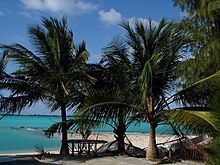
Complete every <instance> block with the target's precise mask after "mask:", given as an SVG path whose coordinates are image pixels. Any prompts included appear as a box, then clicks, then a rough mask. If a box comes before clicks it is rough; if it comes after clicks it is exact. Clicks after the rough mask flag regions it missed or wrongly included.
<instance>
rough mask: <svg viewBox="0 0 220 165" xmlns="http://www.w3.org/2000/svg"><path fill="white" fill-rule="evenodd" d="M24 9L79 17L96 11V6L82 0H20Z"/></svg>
mask: <svg viewBox="0 0 220 165" xmlns="http://www.w3.org/2000/svg"><path fill="white" fill-rule="evenodd" d="M20 1H21V3H22V5H23V6H24V8H26V9H29V10H36V11H45V12H52V13H58V14H70V15H81V14H85V13H88V12H91V11H94V10H97V8H98V7H97V5H95V4H92V3H90V2H86V1H82V0H20Z"/></svg>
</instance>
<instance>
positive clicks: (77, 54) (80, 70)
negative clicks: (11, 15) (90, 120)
mask: <svg viewBox="0 0 220 165" xmlns="http://www.w3.org/2000/svg"><path fill="white" fill-rule="evenodd" d="M42 25H43V27H41V26H38V25H36V26H30V27H29V28H28V34H29V37H30V40H31V43H32V45H33V47H34V51H31V50H29V49H27V48H25V47H24V46H23V45H20V44H15V45H2V46H1V48H2V49H3V50H4V55H5V56H7V58H10V59H12V60H13V61H14V62H15V63H16V64H18V65H19V68H18V70H17V71H15V72H14V73H12V75H13V77H5V78H4V79H1V83H0V87H1V89H7V90H9V91H10V95H9V96H8V97H2V98H1V109H4V110H6V111H8V110H9V111H10V110H13V111H18V110H22V109H23V108H24V107H26V106H30V105H32V103H34V102H37V101H43V102H45V103H47V104H48V106H50V108H51V111H55V110H60V111H61V116H62V146H61V150H60V153H63V154H65V153H68V152H69V150H68V145H67V143H66V140H67V124H66V110H67V109H70V108H73V107H74V106H79V105H80V103H81V101H82V100H83V99H82V97H83V92H82V88H81V86H82V84H83V82H84V80H88V79H90V78H89V77H88V76H87V75H86V74H85V71H84V68H85V64H86V60H87V59H88V57H89V54H88V52H87V50H86V45H85V42H82V43H81V44H80V45H79V46H75V44H74V42H73V33H72V31H71V30H69V29H68V28H67V20H66V18H62V20H61V21H60V22H59V21H58V20H56V19H54V18H49V19H47V18H43V19H42Z"/></svg>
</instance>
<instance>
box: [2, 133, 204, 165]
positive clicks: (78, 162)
mask: <svg viewBox="0 0 220 165" xmlns="http://www.w3.org/2000/svg"><path fill="white" fill-rule="evenodd" d="M97 134H98V133H92V134H91V135H90V136H89V139H100V140H106V141H113V140H115V138H114V134H113V133H99V134H98V136H97ZM55 136H60V135H59V134H57V135H55ZM68 136H69V137H68V138H69V139H77V138H81V136H80V134H78V133H69V135H68ZM127 137H128V139H129V141H130V142H131V143H132V144H133V145H134V146H137V147H139V148H146V147H147V146H148V139H149V134H142V133H128V134H127ZM175 138H176V137H175V136H172V135H157V143H164V142H167V141H169V140H173V139H175ZM126 142H127V143H128V140H127V139H126ZM48 152H50V155H47V156H46V157H45V159H44V160H39V159H38V158H36V155H37V154H38V153H36V152H35V153H33V152H32V153H14V154H0V164H1V163H3V162H4V163H3V164H11V165H26V164H42V165H43V164H63V165H112V164H114V165H151V164H157V162H150V161H147V160H146V159H144V158H134V157H128V156H105V157H95V158H94V157H92V158H89V157H88V156H86V157H83V156H81V157H79V158H78V157H77V156H74V157H72V156H70V155H69V156H64V155H59V154H58V153H59V151H58V150H57V151H48ZM1 161H2V162H1ZM172 164H173V163H172ZM174 164H179V165H194V164H195V165H205V164H204V163H202V162H192V161H181V162H176V163H174Z"/></svg>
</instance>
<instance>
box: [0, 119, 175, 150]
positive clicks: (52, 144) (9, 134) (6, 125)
mask: <svg viewBox="0 0 220 165" xmlns="http://www.w3.org/2000/svg"><path fill="white" fill-rule="evenodd" d="M60 120H61V118H60V117H55V116H6V117H5V118H3V119H2V120H0V132H1V136H0V154H6V153H16V152H34V151H35V146H36V145H42V146H43V147H44V149H45V150H46V151H47V150H51V149H55V150H58V149H59V147H60V144H61V143H60V138H50V139H49V138H47V137H46V136H45V135H44V132H43V130H45V129H47V128H49V127H50V126H51V125H52V124H54V123H55V122H59V121H60ZM93 131H97V130H93ZM98 131H100V132H112V128H111V127H109V126H106V127H104V128H101V129H99V130H98ZM127 131H128V132H137V133H149V127H147V125H146V124H145V123H142V124H140V125H138V126H135V125H131V126H130V127H129V128H128V130H127ZM157 133H171V129H170V128H169V127H164V126H159V127H158V128H157Z"/></svg>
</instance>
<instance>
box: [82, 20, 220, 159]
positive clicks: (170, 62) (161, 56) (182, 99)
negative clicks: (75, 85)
mask: <svg viewBox="0 0 220 165" xmlns="http://www.w3.org/2000/svg"><path fill="white" fill-rule="evenodd" d="M121 26H122V27H123V28H124V29H125V30H126V31H127V36H126V37H127V38H126V39H125V41H126V45H127V46H126V47H124V46H122V47H118V46H117V43H112V48H114V50H110V51H109V52H110V54H112V56H111V58H109V59H110V60H109V61H110V63H111V62H112V61H119V63H120V64H121V66H122V67H124V66H127V65H129V66H132V67H125V68H126V70H129V71H128V72H127V73H126V72H123V74H128V73H129V74H131V73H132V75H131V76H132V77H133V79H131V81H128V82H129V83H130V84H129V85H127V88H129V89H126V90H125V89H123V91H129V94H128V95H126V96H127V100H128V101H126V99H124V100H120V99H119V98H118V97H114V98H111V100H102V99H100V100H97V99H96V100H94V102H91V99H90V100H89V101H88V100H86V101H85V102H89V104H86V103H85V104H84V109H83V111H88V112H91V109H92V110H93V112H94V113H95V111H94V109H101V107H106V106H107V107H110V109H111V107H113V105H114V106H118V107H121V108H122V107H124V108H125V107H126V108H125V109H128V108H130V109H132V110H134V109H135V110H136V112H137V114H139V115H137V116H138V117H140V116H141V117H142V120H144V121H145V122H146V123H147V124H149V125H150V137H149V144H148V150H147V155H146V157H147V159H155V158H158V150H157V145H156V128H157V126H158V125H159V124H170V125H172V127H173V128H174V130H175V131H176V130H177V128H178V127H179V126H180V125H183V126H184V128H186V129H191V130H195V131H203V132H210V131H212V130H213V129H215V124H214V122H213V120H212V118H211V114H210V113H209V112H206V111H207V110H208V109H207V108H206V106H207V104H206V102H207V99H209V98H210V97H209V96H211V95H212V94H213V92H214V91H215V90H216V89H217V88H218V86H217V85H218V84H219V80H220V79H219V78H220V77H219V73H217V74H216V75H213V76H212V77H209V78H207V79H204V80H201V81H199V82H197V83H195V84H192V85H191V86H189V87H187V88H185V89H183V90H180V91H179V92H177V93H175V90H176V88H175V83H176V80H177V76H176V68H177V67H178V65H179V63H180V62H181V60H182V56H181V48H182V47H183V46H184V45H186V44H187V43H188V42H189V39H188V37H187V36H185V34H183V33H182V32H181V31H179V29H178V26H177V25H176V24H174V23H172V22H166V21H165V20H164V19H162V20H161V21H160V23H159V24H158V25H153V24H152V22H151V21H150V22H149V24H147V25H145V24H144V23H143V22H141V21H138V20H137V21H136V22H135V25H134V28H132V26H131V25H130V24H129V22H126V21H124V22H122V24H121ZM125 51H126V52H127V53H126V55H127V57H126V58H123V59H128V60H122V58H119V55H120V54H121V52H125ZM108 56H110V55H108ZM122 57H123V56H122ZM128 61H129V62H128ZM118 74H119V75H120V73H118ZM124 78H126V76H125V75H121V79H124ZM125 80H126V79H125ZM217 82H218V83H217ZM119 91H120V90H119ZM115 93H116V92H115ZM173 93H175V94H173ZM99 94H100V97H97V96H96V98H105V97H104V94H103V93H101V92H99ZM108 95H109V94H108ZM174 102H178V103H181V104H176V106H177V107H175V108H174V109H172V110H173V111H172V110H171V108H170V105H171V104H172V103H174ZM106 109H107V108H104V109H103V111H106ZM199 110H200V111H202V112H198V111H199ZM98 112H99V113H100V111H98ZM107 112H108V111H107ZM103 113H105V112H103ZM195 121H196V122H195ZM200 124H203V128H202V127H201V125H200ZM204 125H205V126H206V127H205V126H204ZM210 128H212V129H210ZM176 133H178V132H176Z"/></svg>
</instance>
